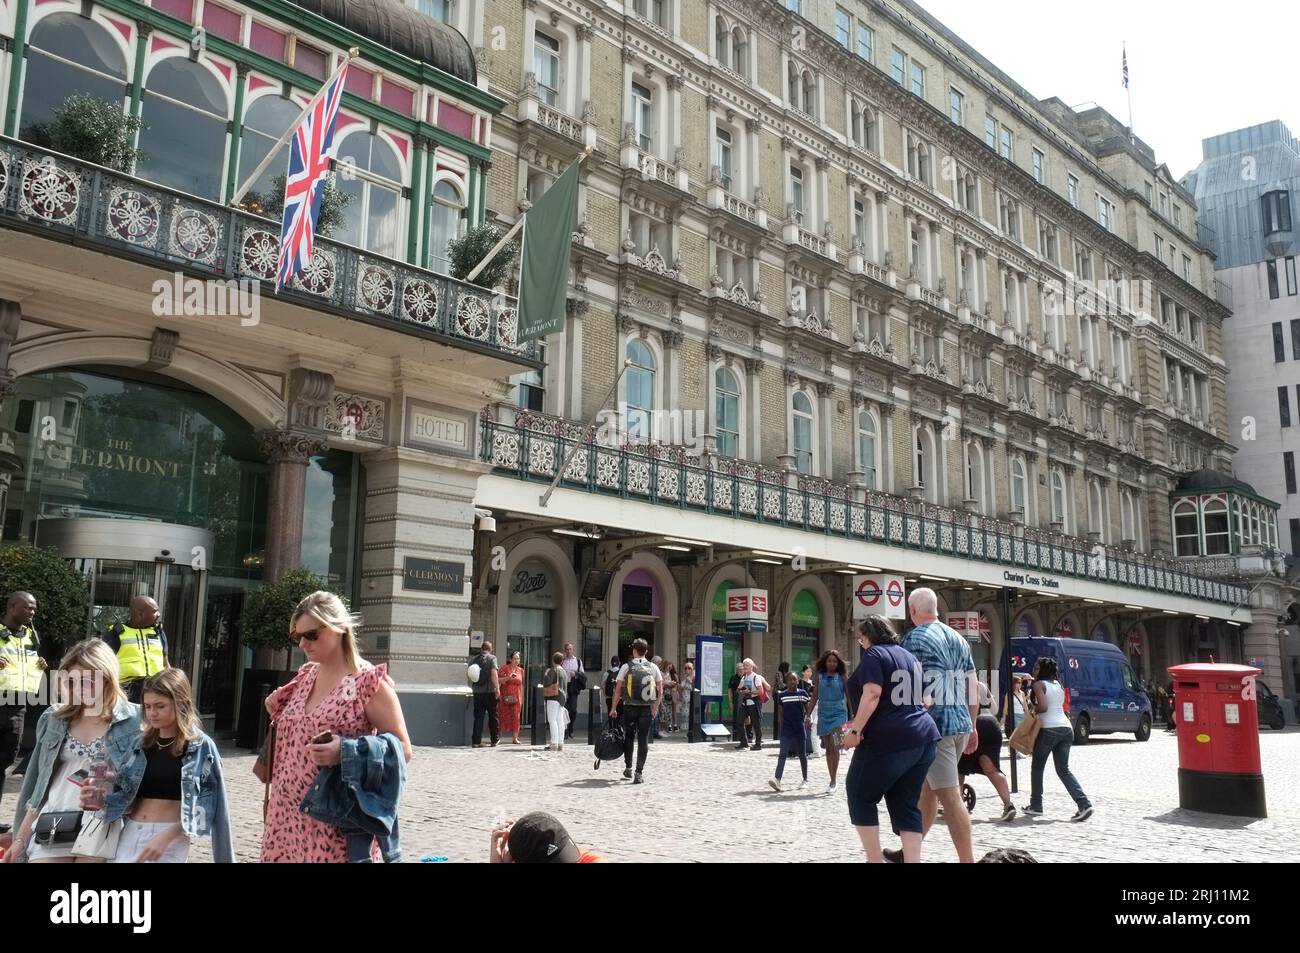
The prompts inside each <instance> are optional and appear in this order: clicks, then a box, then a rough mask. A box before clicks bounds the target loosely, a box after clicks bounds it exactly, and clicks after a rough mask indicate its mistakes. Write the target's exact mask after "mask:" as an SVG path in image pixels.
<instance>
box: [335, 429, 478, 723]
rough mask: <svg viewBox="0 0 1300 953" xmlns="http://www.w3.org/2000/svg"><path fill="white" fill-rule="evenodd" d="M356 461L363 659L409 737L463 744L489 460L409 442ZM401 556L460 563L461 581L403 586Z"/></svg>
mask: <svg viewBox="0 0 1300 953" xmlns="http://www.w3.org/2000/svg"><path fill="white" fill-rule="evenodd" d="M363 462H364V463H365V466H366V484H367V485H366V511H365V553H364V555H363V556H362V564H361V578H362V583H361V591H360V593H359V594H358V598H357V608H358V609H359V610H360V612H361V613H362V617H363V626H362V629H361V636H362V644H363V647H364V650H365V654H366V657H367V658H369V659H371V660H372V661H375V662H386V663H387V664H388V671H389V674H390V675H391V676H392V678H393V680H394V681H395V682H396V683H397V689H398V693H399V696H400V697H401V699H402V707H403V710H404V711H405V713H406V719H407V725H408V727H409V728H410V731H411V740H412V741H413V742H415V743H416V744H434V743H445V742H447V741H451V742H452V743H457V744H460V743H463V740H464V739H463V734H464V727H463V725H461V724H460V723H459V722H458V721H457V720H456V719H457V718H458V717H460V714H463V712H462V709H463V703H462V704H461V705H460V706H459V707H457V705H456V703H455V699H456V698H459V695H458V694H457V690H459V689H461V688H462V687H463V685H464V683H465V676H464V671H465V659H466V657H467V654H468V651H469V626H470V594H471V590H472V584H471V575H472V574H471V565H472V562H473V548H474V525H475V518H474V493H475V490H476V488H477V485H478V479H479V477H480V476H481V475H482V474H485V473H486V472H487V471H488V467H487V466H485V465H484V464H481V463H479V462H478V461H476V460H469V459H456V458H453V457H446V456H441V455H434V454H431V453H428V452H425V451H422V450H413V449H409V448H406V447H389V448H386V449H384V450H378V451H375V452H374V453H369V454H366V455H365V457H363ZM407 558H412V559H420V560H428V561H433V562H436V563H443V564H447V563H450V564H451V566H445V565H444V566H439V567H435V568H437V569H439V570H442V571H444V572H446V571H448V570H450V571H451V574H452V576H453V577H454V574H455V571H456V570H458V569H459V570H460V571H461V572H462V574H463V582H462V585H461V588H460V589H459V591H440V592H439V591H432V588H418V589H417V588H408V587H407V585H405V584H404V574H405V568H406V560H407ZM426 568H427V567H426ZM442 588H454V585H453V586H452V587H442ZM440 690H441V692H443V693H446V692H450V696H451V697H449V698H448V699H445V700H447V701H450V704H449V705H448V704H440V703H439V698H438V697H434V696H435V694H436V693H438V692H439V691H440ZM458 713H459V714H458ZM449 718H450V719H451V722H449V723H448V724H446V725H443V721H445V720H446V719H449Z"/></svg>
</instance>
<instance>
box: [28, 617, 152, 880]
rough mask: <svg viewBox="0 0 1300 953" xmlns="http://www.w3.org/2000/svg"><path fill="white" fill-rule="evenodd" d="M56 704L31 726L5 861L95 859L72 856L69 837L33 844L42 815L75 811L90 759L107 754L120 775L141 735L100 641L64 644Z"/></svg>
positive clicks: (134, 709) (113, 661)
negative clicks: (32, 738) (27, 763)
mask: <svg viewBox="0 0 1300 953" xmlns="http://www.w3.org/2000/svg"><path fill="white" fill-rule="evenodd" d="M57 677H58V679H59V685H60V691H61V698H59V699H58V700H59V701H61V702H62V704H58V705H56V706H55V707H52V708H49V709H47V710H46V711H45V713H44V714H43V715H41V720H40V721H39V722H38V723H37V725H36V748H35V751H34V754H33V757H32V764H31V767H30V768H29V769H28V771H27V773H26V775H24V778H23V789H22V791H21V792H20V793H19V795H18V812H17V815H16V816H15V819H14V827H15V830H16V833H15V834H14V839H13V844H12V845H11V846H10V848H9V850H7V851H5V855H4V862H5V863H7V864H16V863H22V862H24V861H30V862H32V863H51V864H71V863H102V861H100V860H99V859H98V858H92V857H75V856H73V854H72V847H73V842H72V841H66V842H64V843H33V831H34V830H35V828H36V827H37V821H38V819H39V818H40V817H41V815H42V814H46V813H49V814H55V813H57V814H65V815H69V816H71V815H72V814H74V813H79V812H80V794H81V784H82V783H83V782H84V779H85V777H86V776H87V774H88V772H89V768H90V765H91V764H92V763H93V762H94V761H96V760H99V759H102V758H104V757H107V758H108V760H109V761H110V762H111V763H112V765H113V768H114V769H115V770H117V771H118V772H119V773H120V772H121V771H122V769H123V768H125V767H126V764H127V762H129V761H130V760H131V756H132V753H133V752H134V750H135V743H136V739H137V738H138V737H139V735H140V706H139V705H133V704H131V703H130V702H129V701H127V700H126V695H125V693H123V691H122V686H121V684H120V683H119V681H118V668H117V656H115V655H114V654H113V651H112V649H110V648H109V647H108V646H107V645H106V644H105V643H104V642H103V641H102V640H100V639H86V640H85V641H82V642H78V643H77V644H76V645H74V646H73V647H72V648H70V649H69V650H68V652H67V654H65V655H64V656H63V659H62V661H61V662H60V663H59V668H58V673H57Z"/></svg>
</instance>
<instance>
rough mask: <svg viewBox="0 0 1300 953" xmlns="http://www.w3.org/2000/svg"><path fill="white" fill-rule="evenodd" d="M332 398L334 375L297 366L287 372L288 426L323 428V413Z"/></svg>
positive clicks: (312, 428) (307, 428) (305, 428)
mask: <svg viewBox="0 0 1300 953" xmlns="http://www.w3.org/2000/svg"><path fill="white" fill-rule="evenodd" d="M333 399H334V375H333V374H326V373H325V372H324V371H313V370H308V369H307V368H303V367H299V368H295V369H294V370H292V371H290V372H289V426H290V427H291V428H301V429H303V430H323V429H325V413H326V411H328V409H329V406H330V402H331V401H332V400H333Z"/></svg>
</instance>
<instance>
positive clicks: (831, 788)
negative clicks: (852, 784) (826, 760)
mask: <svg viewBox="0 0 1300 953" xmlns="http://www.w3.org/2000/svg"><path fill="white" fill-rule="evenodd" d="M838 790H839V788H837V787H836V786H835V783H834V782H833V781H832V782H831V783H830V784H828V785H826V793H827V794H834V793H835V792H836V791H838Z"/></svg>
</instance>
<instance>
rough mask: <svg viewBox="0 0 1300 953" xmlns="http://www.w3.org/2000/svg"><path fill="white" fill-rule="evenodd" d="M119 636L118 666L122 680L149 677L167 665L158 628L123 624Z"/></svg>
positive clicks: (127, 680)
mask: <svg viewBox="0 0 1300 953" xmlns="http://www.w3.org/2000/svg"><path fill="white" fill-rule="evenodd" d="M117 638H118V646H117V667H118V669H119V670H120V678H121V679H122V681H124V682H129V681H132V680H134V679H137V678H148V677H149V676H150V675H157V674H158V673H159V672H161V671H162V670H163V669H164V668H166V667H167V662H166V660H165V659H164V658H163V644H162V637H161V636H159V635H158V630H157V629H155V628H153V627H150V628H148V629H133V628H131V626H129V625H123V626H122V627H121V631H120V632H119V633H118V636H117Z"/></svg>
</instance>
